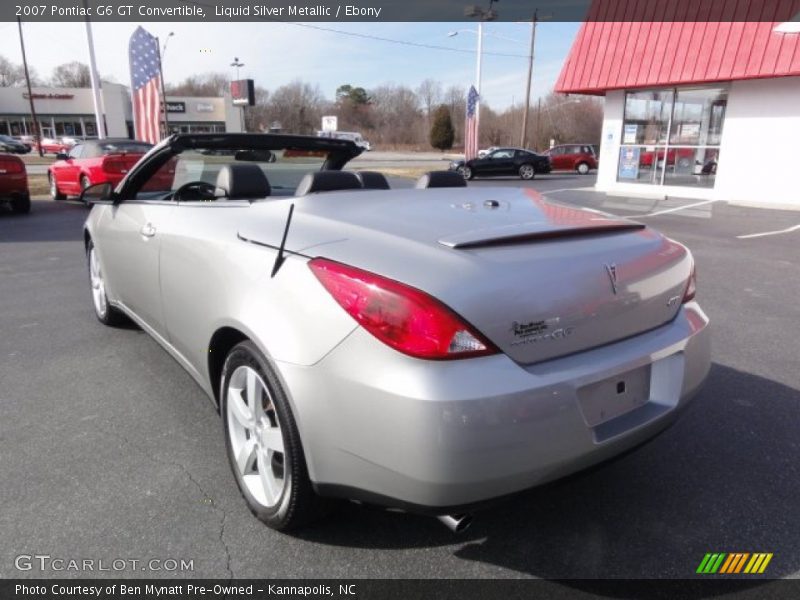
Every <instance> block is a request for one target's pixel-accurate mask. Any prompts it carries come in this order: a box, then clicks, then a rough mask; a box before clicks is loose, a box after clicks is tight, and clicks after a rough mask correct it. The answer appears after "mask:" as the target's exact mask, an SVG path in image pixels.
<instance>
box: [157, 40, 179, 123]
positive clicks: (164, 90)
mask: <svg viewBox="0 0 800 600" xmlns="http://www.w3.org/2000/svg"><path fill="white" fill-rule="evenodd" d="M174 35H175V32H174V31H170V32H169V33H168V34H167V39H165V40H164V45H163V46H162V48H161V55H160V56H159V57H158V74H159V75H160V76H161V103H162V104H163V105H164V137H167V136H168V135H169V117H168V116H167V88H166V86H165V84H164V57H165V56H166V55H167V45H168V44H169V38H171V37H172V36H174ZM156 45H158V38H156Z"/></svg>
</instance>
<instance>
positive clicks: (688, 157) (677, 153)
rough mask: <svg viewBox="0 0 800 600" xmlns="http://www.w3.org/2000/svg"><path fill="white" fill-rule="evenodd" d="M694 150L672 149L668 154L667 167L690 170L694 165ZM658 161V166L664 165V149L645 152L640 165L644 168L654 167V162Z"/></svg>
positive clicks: (641, 155)
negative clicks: (676, 166) (675, 166)
mask: <svg viewBox="0 0 800 600" xmlns="http://www.w3.org/2000/svg"><path fill="white" fill-rule="evenodd" d="M694 153H695V149H694V148H670V149H669V150H667V152H666V156H667V166H670V167H671V166H674V165H678V166H679V167H681V168H689V167H691V165H692V163H694ZM656 160H657V161H658V163H657V164H658V166H659V167H660V166H662V165H663V164H664V148H659V149H658V150H657V151H656V150H644V151H643V152H642V153H641V154H640V155H639V165H640V166H642V167H652V166H653V162H654V161H656Z"/></svg>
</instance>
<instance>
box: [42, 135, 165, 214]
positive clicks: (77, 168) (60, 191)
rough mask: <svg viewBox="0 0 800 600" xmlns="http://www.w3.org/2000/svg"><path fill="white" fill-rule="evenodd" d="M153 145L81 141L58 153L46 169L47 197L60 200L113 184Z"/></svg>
mask: <svg viewBox="0 0 800 600" xmlns="http://www.w3.org/2000/svg"><path fill="white" fill-rule="evenodd" d="M150 148H152V144H148V143H146V142H139V141H136V140H129V139H125V138H106V139H102V140H90V141H83V142H80V143H78V144H75V145H74V146H73V147H72V148H70V149H69V151H68V152H59V153H58V154H57V155H56V162H54V163H53V164H52V165H50V168H49V169H48V170H47V178H48V183H49V185H50V197H51V198H52V199H53V200H63V199H64V198H66V197H67V196H78V195H80V193H81V190H84V189H86V188H87V187H89V186H90V185H95V184H98V183H110V184H111V185H116V184H117V183H119V182H120V180H122V178H123V177H124V176H125V174H126V173H127V172H128V171H129V170H130V168H131V167H132V166H133V165H135V164H136V162H137V161H138V160H139V159H140V158H141V157H142V156H144V154H145V153H146V152H147V151H148V150H150Z"/></svg>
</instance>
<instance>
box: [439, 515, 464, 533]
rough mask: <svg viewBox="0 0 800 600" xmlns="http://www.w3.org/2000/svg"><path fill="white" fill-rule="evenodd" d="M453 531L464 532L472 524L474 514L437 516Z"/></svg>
mask: <svg viewBox="0 0 800 600" xmlns="http://www.w3.org/2000/svg"><path fill="white" fill-rule="evenodd" d="M436 518H437V519H439V521H441V522H442V524H443V525H444V526H445V527H447V528H448V529H449V530H450V531H452V532H453V533H462V532H464V531H466V530H467V529H469V526H470V525H472V515H469V514H463V515H439V516H438V517H436Z"/></svg>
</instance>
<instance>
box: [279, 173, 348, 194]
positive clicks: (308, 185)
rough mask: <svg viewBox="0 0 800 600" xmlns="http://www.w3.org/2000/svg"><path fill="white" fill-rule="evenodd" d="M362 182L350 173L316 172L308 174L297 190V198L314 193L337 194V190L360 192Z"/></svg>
mask: <svg viewBox="0 0 800 600" xmlns="http://www.w3.org/2000/svg"><path fill="white" fill-rule="evenodd" d="M360 189H362V186H361V181H359V179H358V177H356V175H355V173H351V172H350V171H315V172H314V173H308V174H307V175H306V176H305V177H303V179H301V180H300V184H299V185H298V186H297V190H295V196H305V195H306V194H313V193H314V192H335V191H337V190H360Z"/></svg>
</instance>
